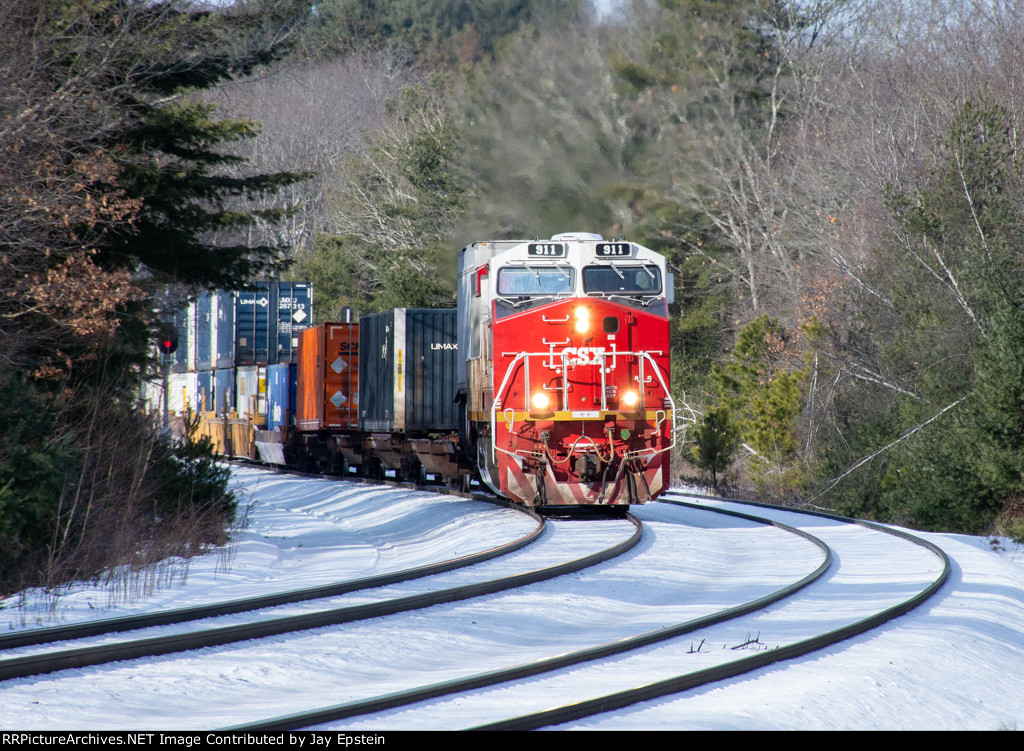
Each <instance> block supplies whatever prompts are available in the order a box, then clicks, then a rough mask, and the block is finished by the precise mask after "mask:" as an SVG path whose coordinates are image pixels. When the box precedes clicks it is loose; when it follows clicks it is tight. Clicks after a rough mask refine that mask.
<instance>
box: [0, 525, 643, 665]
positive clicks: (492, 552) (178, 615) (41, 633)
mask: <svg viewBox="0 0 1024 751" xmlns="http://www.w3.org/2000/svg"><path fill="white" fill-rule="evenodd" d="M533 516H534V518H536V519H537V521H538V524H537V527H536V528H535V529H534V530H533V531H532V532H530V533H529V534H527V535H524V536H522V537H520V538H519V539H517V540H514V541H512V542H510V543H508V544H506V545H501V546H497V547H495V548H491V549H488V550H484V551H480V552H478V553H475V554H472V555H467V556H460V557H457V558H454V559H449V560H445V561H441V562H438V563H434V564H429V565H424V566H418V567H415V568H412V569H407V570H404V571H397V572H391V573H388V574H382V575H378V576H373V577H367V578H363V579H358V580H353V581H343V582H335V583H332V584H328V585H322V586H319V587H312V588H304V589H301V590H294V591H291V592H282V593H275V594H272V595H267V596H262V597H251V598H245V599H241V600H233V601H230V602H225V603H211V604H208V605H202V606H197V607H192V608H182V609H176V610H171V611H161V612H157V613H149V614H141V615H133V616H125V617H121V618H116V619H106V620H101V621H91V622H87V623H80V624H71V625H64V626H56V627H50V628H41V629H30V630H27V631H22V632H15V633H11V634H7V635H3V636H0V648H2V649H5V652H4V653H3V654H0V658H2V659H0V680H7V679H12V678H22V677H27V676H33V675H42V674H46V673H51V672H56V671H59V670H66V669H70V668H79V667H85V666H90V665H101V664H104V663H108V662H113V661H119V660H128V659H136V658H140V657H149V656H156V655H165V654H172V653H175V652H183V651H187V650H193V649H200V648H203V647H211V646H218V645H224V644H231V643H234V642H240V641H246V640H249V639H259V638H265V637H268V636H275V635H279V634H285V633H289V632H294V631H301V630H308V629H315V628H321V627H324V626H330V625H337V624H342V623H351V622H354V621H360V620H366V619H369V618H377V617H381V616H384V615H390V614H394V613H400V612H406V611H410V610H416V609H421V608H426V607H430V606H432V605H437V604H439V603H446V602H456V601H459V600H464V599H468V598H472V597H479V596H482V595H487V594H493V593H495V592H501V591H503V590H507V589H513V588H516V587H521V586H525V585H527V584H530V583H534V582H538V581H544V580H545V579H550V578H553V577H557V576H561V575H563V574H566V573H571V572H574V571H578V570H580V569H582V568H586V567H588V566H593V565H596V564H597V563H600V562H602V561H605V560H608V559H610V558H614V557H615V556H617V555H621V554H622V553H624V552H626V551H628V550H629V549H630V548H632V547H633V546H634V545H635V544H636V543H637V542H638V541H639V540H640V538H641V534H642V528H641V525H640V523H639V521H638V520H636V519H635V518H631V521H632V522H633V525H632V526H633V533H632V534H631V535H629V536H628V537H626V538H625V539H623V540H621V541H619V542H616V543H614V544H612V545H610V546H608V547H605V548H602V549H600V550H597V551H594V552H591V553H589V554H587V555H584V556H580V557H578V558H574V559H569V560H563V561H561V562H560V563H556V564H553V565H543V566H540V567H538V568H534V567H533V566H532V565H531V562H530V559H529V558H528V557H527V558H526V560H524V561H520V562H518V563H516V564H513V565H512V566H510V567H509V570H517V571H518V573H513V574H508V573H507V571H506V572H504V573H505V574H506V575H502V576H497V577H494V576H493V575H491V574H484V575H483V576H476V577H474V578H475V579H476V581H472V582H470V583H464V584H458V585H456V586H445V583H444V582H436V583H434V584H433V585H432V586H428V587H426V588H425V589H424V591H421V592H417V593H415V594H399V595H398V596H396V595H395V594H394V593H393V592H391V591H389V590H387V589H385V588H386V587H388V585H393V584H404V583H407V582H411V581H415V580H417V579H423V578H425V577H429V576H435V577H436V576H438V575H439V574H443V573H446V572H451V571H456V570H458V569H463V568H465V567H468V566H472V565H479V564H481V563H483V562H486V561H490V560H492V559H495V558H498V557H499V556H505V555H509V554H511V553H513V552H515V551H518V550H520V549H522V548H524V547H525V546H526V545H528V544H530V543H535V542H536V541H537V540H539V539H540V538H541V535H542V534H543V532H544V527H545V522H544V520H543V519H541V518H539V517H536V516H535V515H533ZM373 589H377V590H379V594H378V595H376V596H374V593H371V592H369V590H373ZM392 589H394V588H392ZM351 592H363V593H366V594H367V595H369V596H371V597H373V600H372V601H370V602H366V603H362V604H358V605H343V606H340V607H324V606H323V604H320V607H318V608H317V609H315V610H313V611H312V612H303V613H300V614H296V615H286V616H277V617H274V616H273V614H271V613H268V612H266V611H268V610H269V609H273V608H275V607H277V608H279V606H281V605H283V604H294V603H310V604H311V605H312V606H314V607H315V606H317V605H318V603H316V602H315V601H316V600H324V601H327V600H328V598H334V597H337V596H339V595H342V594H347V593H351ZM311 601H312V602H311ZM257 610H263V611H265V612H263V613H259V614H257V618H256V619H255V620H253V619H250V620H247V621H246V622H242V623H232V624H228V625H214V624H216V619H218V618H220V619H221V620H222V621H223V620H224V619H223V616H226V615H231V614H237V613H243V612H245V613H250V612H253V611H257ZM201 621H205V623H200V622H201ZM183 623H184V624H190V625H194V626H196V628H193V629H192V630H188V631H185V632H183V633H167V632H166V631H167V630H166V629H163V630H159V629H157V630H158V631H160V633H158V634H157V635H152V636H150V635H143V636H139V635H136V637H135V638H129V639H124V640H117V641H113V642H111V641H110V640H109V639H102V638H101V639H94V641H101V642H102V643H98V644H93V645H90V646H83V647H74V648H64V643H66V642H67V641H68V640H84V639H86V638H87V637H105V636H109V635H110V634H114V633H121V632H127V631H138V632H141V631H142V630H143V629H147V628H153V627H155V626H166V625H168V624H183ZM58 644H60V647H58V648H56V649H54V648H49V649H45V650H43V651H34V653H31V654H24V652H26V651H27V650H26V649H24V647H27V646H35V645H49V646H50V647H53V646H56V645H58ZM19 647H20V648H21V649H19ZM19 653H20V654H19Z"/></svg>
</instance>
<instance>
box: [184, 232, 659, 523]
mask: <svg viewBox="0 0 1024 751" xmlns="http://www.w3.org/2000/svg"><path fill="white" fill-rule="evenodd" d="M671 302H672V279H671V276H670V275H669V274H668V271H667V268H666V263H665V259H664V257H662V256H661V255H659V254H658V253H655V252H654V251H652V250H650V249H648V248H645V247H643V246H641V245H638V244H636V243H632V242H628V241H625V240H617V241H607V240H604V239H603V238H602V237H600V236H599V235H594V234H590V233H565V234H560V235H556V236H554V237H552V238H551V239H549V240H500V241H493V242H476V243H473V244H472V245H469V246H467V247H465V248H463V249H462V250H461V251H460V252H459V256H458V290H457V307H456V308H454V309H438V310H423V309H398V310H391V311H387V312H385V313H375V314H371V315H364V316H362V317H361V318H360V319H359V321H358V323H356V322H332V323H323V324H320V325H318V326H315V327H310V328H306V329H304V330H301V331H298V332H297V336H295V337H294V339H295V341H296V343H297V348H296V349H297V353H296V356H295V357H294V360H295V362H294V363H291V364H279V365H275V366H271V367H269V368H267V371H266V376H265V378H266V383H267V385H266V387H265V389H264V393H263V394H262V395H260V394H258V393H257V394H255V395H252V396H250V404H249V406H248V408H247V411H248V415H247V416H244V417H243V416H239V415H240V413H241V410H239V411H236V416H235V417H234V418H231V417H229V416H228V415H226V414H223V413H222V412H218V411H216V410H215V411H213V412H204V417H203V421H202V426H203V427H202V429H203V430H204V431H205V432H206V433H207V434H209V435H210V436H211V437H212V438H214V440H215V442H217V443H218V445H219V446H221V447H222V449H223V450H225V451H229V452H231V453H234V454H236V455H246V456H250V457H251V458H257V459H259V460H262V461H265V462H270V463H273V464H284V465H288V466H294V467H297V468H301V469H306V470H313V471H322V472H333V473H341V474H347V473H349V472H350V471H355V472H358V473H359V474H361V475H365V476H370V477H383V476H384V473H385V472H386V471H387V470H392V471H393V472H394V473H395V475H396V477H398V478H399V479H404V480H412V481H415V482H420V483H422V482H424V481H425V479H426V477H427V476H428V475H433V476H434V477H435V478H438V479H440V480H443V481H444V482H445V483H446V484H448V485H451V486H456V487H462V488H468V487H469V485H470V481H471V479H472V478H476V479H478V480H479V481H480V482H482V483H483V484H485V485H486V486H487V487H489V488H490V489H491V490H492V491H494V492H495V493H498V494H499V495H502V496H504V497H507V498H510V499H512V500H514V501H516V502H518V503H522V504H525V505H528V506H565V505H627V504H631V503H643V502H645V501H648V500H651V499H653V498H656V497H657V496H658V495H659V494H660V493H661V492H662V491H663V490H664V489H665V488H666V487H667V486H668V480H669V461H670V455H671V453H672V449H673V448H674V445H675V443H674V437H675V412H676V410H675V405H674V403H673V399H672V394H671V391H670V381H669V346H668V331H669V321H668V305H669V304H670V303H671ZM238 389H241V386H239V387H238ZM239 393H241V391H239ZM260 407H262V409H261V408H260ZM246 425H248V429H246V427H245V426H246Z"/></svg>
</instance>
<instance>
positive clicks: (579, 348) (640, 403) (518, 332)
mask: <svg viewBox="0 0 1024 751" xmlns="http://www.w3.org/2000/svg"><path fill="white" fill-rule="evenodd" d="M458 268H459V289H458V293H459V294H458V325H459V337H458V338H459V351H460V357H459V364H460V372H459V384H458V388H459V392H460V396H461V397H463V398H464V399H465V402H466V426H465V428H464V430H463V433H464V435H463V436H462V438H463V441H464V445H468V446H469V447H470V449H471V451H472V454H473V458H474V461H475V464H476V469H477V471H478V472H479V475H480V477H481V479H482V480H483V481H484V482H485V483H486V484H487V485H488V486H489V487H490V488H491V489H492V490H494V491H495V492H497V493H499V494H501V495H504V496H507V497H509V498H512V499H514V500H516V501H518V502H521V503H524V504H527V505H530V506H555V505H579V504H601V505H622V504H630V503H643V502H645V501H648V500H651V499H653V498H655V497H657V496H658V495H659V494H660V493H661V492H662V491H663V490H664V489H665V488H666V487H667V485H668V481H669V477H668V473H669V455H670V451H671V449H672V448H673V446H674V436H675V431H674V420H675V409H674V404H673V401H672V395H671V392H670V387H669V383H670V382H669V346H668V304H669V303H670V302H672V282H671V277H669V275H668V274H667V273H666V268H665V259H664V258H663V257H662V256H661V255H659V254H657V253H655V252H653V251H651V250H649V249H648V248H645V247H643V246H640V245H637V244H636V243H631V242H625V241H606V240H604V239H603V238H601V237H600V236H598V235H592V234H589V233H567V234H561V235H556V236H555V237H552V238H551V239H550V240H543V241H504V240H502V241H497V242H478V243H474V244H472V245H470V246H468V247H466V248H464V249H463V250H462V251H461V252H460V253H459V266H458Z"/></svg>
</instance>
